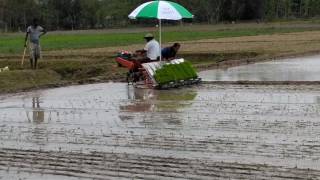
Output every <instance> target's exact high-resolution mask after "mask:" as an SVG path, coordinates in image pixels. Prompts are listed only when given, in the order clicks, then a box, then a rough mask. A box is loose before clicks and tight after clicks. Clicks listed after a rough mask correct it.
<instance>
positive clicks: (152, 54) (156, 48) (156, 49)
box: [144, 39, 160, 61]
mask: <svg viewBox="0 0 320 180" xmlns="http://www.w3.org/2000/svg"><path fill="white" fill-rule="evenodd" d="M144 50H145V51H147V57H148V58H149V59H150V60H153V61H155V60H157V58H158V57H160V45H159V43H158V41H156V40H155V39H153V40H151V41H149V42H148V43H147V44H146V47H145V48H144Z"/></svg>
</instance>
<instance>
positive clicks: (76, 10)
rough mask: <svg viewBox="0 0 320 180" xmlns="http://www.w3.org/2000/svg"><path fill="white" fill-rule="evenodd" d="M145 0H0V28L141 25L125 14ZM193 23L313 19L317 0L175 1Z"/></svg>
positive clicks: (318, 11) (318, 12)
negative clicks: (35, 22)
mask: <svg viewBox="0 0 320 180" xmlns="http://www.w3.org/2000/svg"><path fill="white" fill-rule="evenodd" d="M143 2H146V0H0V30H2V31H23V30H24V29H25V28H26V27H27V26H28V24H30V22H31V21H32V19H33V18H38V19H39V20H40V22H41V24H42V25H43V26H45V27H46V28H47V29H49V30H72V29H100V28H101V29H102V28H108V27H125V26H129V25H145V24H148V23H150V21H138V22H137V21H130V20H129V19H128V18H127V16H128V14H129V13H130V12H131V11H132V10H133V9H134V8H135V7H137V6H138V5H140V4H142V3H143ZM175 2H178V3H180V4H182V5H183V6H185V7H186V8H187V9H189V10H190V11H191V12H192V13H193V14H194V15H195V18H194V19H193V20H192V22H195V23H208V24H214V23H220V22H234V21H243V20H245V21H252V20H253V21H269V20H274V19H295V18H314V17H318V16H319V15H320V1H319V0H175Z"/></svg>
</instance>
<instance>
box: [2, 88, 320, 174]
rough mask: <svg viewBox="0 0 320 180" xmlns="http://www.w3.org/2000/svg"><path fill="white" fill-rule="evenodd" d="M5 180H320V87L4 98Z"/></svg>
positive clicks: (84, 91)
mask: <svg viewBox="0 0 320 180" xmlns="http://www.w3.org/2000/svg"><path fill="white" fill-rule="evenodd" d="M0 179H3V180H7V179H32V180H33V179H39V180H40V179H54V180H55V179H72V180H73V179H99V180H100V179H320V86H312V85H304V86H294V85H289V86H282V85H275V86H272V85H269V86H264V85H210V84H203V85H199V86H198V87H187V88H184V89H176V90H163V91H156V90H148V89H134V88H132V87H128V86H127V85H126V84H121V83H119V84H117V83H109V84H95V85H84V86H74V87H65V88H58V89H51V90H43V91H37V92H30V93H22V94H15V95H9V96H8V95H7V96H0Z"/></svg>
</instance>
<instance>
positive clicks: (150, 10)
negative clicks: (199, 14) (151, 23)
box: [129, 0, 193, 61]
mask: <svg viewBox="0 0 320 180" xmlns="http://www.w3.org/2000/svg"><path fill="white" fill-rule="evenodd" d="M129 18H130V19H159V39H160V52H161V43H162V42H161V41H162V40H161V39H162V35H161V20H180V19H191V18H193V15H192V14H191V13H190V12H189V11H188V10H187V9H186V8H184V7H183V6H181V5H179V4H177V3H175V2H171V1H162V0H158V1H150V2H146V3H144V4H142V5H140V6H139V7H137V8H136V9H135V10H134V11H133V12H132V13H131V14H130V15H129ZM161 60H162V57H161V53H160V61H161Z"/></svg>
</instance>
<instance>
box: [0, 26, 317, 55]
mask: <svg viewBox="0 0 320 180" xmlns="http://www.w3.org/2000/svg"><path fill="white" fill-rule="evenodd" d="M313 29H314V28H311V27H306V28H301V27H297V28H292V27H283V28H282V27H260V28H239V29H234V28H231V29H213V30H210V29H208V30H196V29H195V30H194V31H190V30H188V27H186V28H185V29H183V28H182V29H181V30H180V31H176V30H175V31H167V32H164V33H163V42H174V41H188V40H200V39H209V38H210V39H214V38H223V37H240V36H255V35H264V34H275V33H289V32H301V31H307V30H313ZM154 33H155V34H156V35H157V32H154ZM144 34H145V32H139V33H123V32H119V33H117V32H105V33H103V32H102V33H94V32H91V31H89V32H87V33H85V32H82V33H78V34H77V33H65V34H63V33H50V32H49V33H48V34H47V35H46V36H43V38H42V41H41V42H42V47H43V49H44V50H61V49H82V48H99V47H111V46H124V45H131V44H142V43H144V40H143V38H142V37H143V36H144ZM23 41H24V34H22V33H21V34H2V35H1V36H0V54H15V53H21V52H22V51H23Z"/></svg>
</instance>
